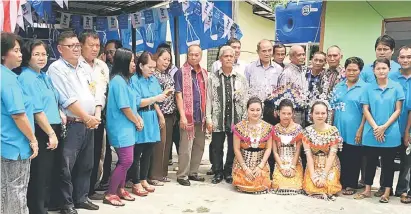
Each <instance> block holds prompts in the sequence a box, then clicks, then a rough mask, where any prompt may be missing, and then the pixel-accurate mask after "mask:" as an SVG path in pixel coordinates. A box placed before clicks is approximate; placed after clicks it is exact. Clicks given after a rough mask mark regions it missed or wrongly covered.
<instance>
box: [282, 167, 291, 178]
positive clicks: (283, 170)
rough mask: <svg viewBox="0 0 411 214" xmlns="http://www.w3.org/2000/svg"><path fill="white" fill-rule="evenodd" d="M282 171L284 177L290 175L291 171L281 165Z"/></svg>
mask: <svg viewBox="0 0 411 214" xmlns="http://www.w3.org/2000/svg"><path fill="white" fill-rule="evenodd" d="M280 172H281V174H282V175H283V176H284V177H288V176H289V175H290V172H289V171H288V170H287V169H283V168H281V167H280Z"/></svg>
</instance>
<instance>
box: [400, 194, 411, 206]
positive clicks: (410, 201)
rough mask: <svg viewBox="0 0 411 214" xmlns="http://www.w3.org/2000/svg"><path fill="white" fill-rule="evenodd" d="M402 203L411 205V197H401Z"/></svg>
mask: <svg viewBox="0 0 411 214" xmlns="http://www.w3.org/2000/svg"><path fill="white" fill-rule="evenodd" d="M400 201H401V203H403V204H411V197H410V196H408V195H401V196H400Z"/></svg>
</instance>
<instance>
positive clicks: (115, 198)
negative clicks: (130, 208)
mask: <svg viewBox="0 0 411 214" xmlns="http://www.w3.org/2000/svg"><path fill="white" fill-rule="evenodd" d="M106 197H107V196H106ZM106 197H104V199H103V204H108V205H112V206H115V207H122V206H124V205H125V204H123V202H121V199H120V198H119V197H118V196H117V195H110V196H109V197H108V198H106ZM114 202H119V203H118V204H115V203H114Z"/></svg>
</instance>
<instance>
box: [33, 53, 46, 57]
mask: <svg viewBox="0 0 411 214" xmlns="http://www.w3.org/2000/svg"><path fill="white" fill-rule="evenodd" d="M31 56H34V57H48V56H49V55H48V54H46V53H33V54H32V55H31Z"/></svg>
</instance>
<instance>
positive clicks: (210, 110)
mask: <svg viewBox="0 0 411 214" xmlns="http://www.w3.org/2000/svg"><path fill="white" fill-rule="evenodd" d="M219 59H220V62H221V68H220V69H219V70H217V71H214V72H211V73H210V76H209V78H208V83H207V102H206V106H207V107H206V124H207V130H208V131H209V132H210V133H212V140H211V145H212V146H211V148H212V152H211V155H212V157H213V167H214V173H215V175H214V178H213V179H212V181H211V182H212V183H213V184H218V183H220V182H221V181H222V180H223V179H224V178H225V180H226V182H227V183H232V182H233V178H232V176H231V172H232V167H233V161H234V150H233V133H232V131H231V126H232V125H234V124H237V123H238V122H240V121H241V118H242V116H243V114H244V113H245V107H246V103H245V102H246V100H247V98H246V96H247V81H246V79H245V77H244V76H243V75H240V74H239V73H238V72H237V71H236V70H235V69H234V68H233V63H234V59H235V51H234V49H233V48H231V47H230V46H223V47H222V48H221V49H220V53H219ZM226 136H227V144H228V145H227V156H226V161H225V165H224V167H223V157H224V141H225V138H226Z"/></svg>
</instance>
